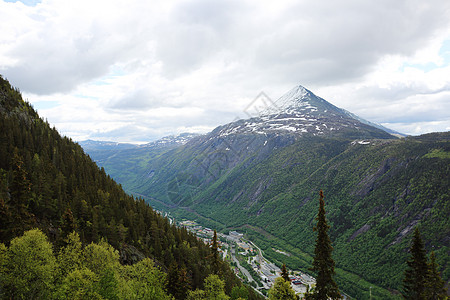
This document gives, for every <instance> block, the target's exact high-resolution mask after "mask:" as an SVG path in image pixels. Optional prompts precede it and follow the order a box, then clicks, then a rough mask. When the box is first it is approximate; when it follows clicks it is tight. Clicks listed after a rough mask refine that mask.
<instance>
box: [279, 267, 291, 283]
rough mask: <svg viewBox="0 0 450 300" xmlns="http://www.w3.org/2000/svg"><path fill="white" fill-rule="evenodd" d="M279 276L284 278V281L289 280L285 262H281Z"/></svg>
mask: <svg viewBox="0 0 450 300" xmlns="http://www.w3.org/2000/svg"><path fill="white" fill-rule="evenodd" d="M281 277H282V278H283V279H284V281H287V282H290V280H289V273H288V271H287V268H286V265H285V264H283V266H282V267H281Z"/></svg>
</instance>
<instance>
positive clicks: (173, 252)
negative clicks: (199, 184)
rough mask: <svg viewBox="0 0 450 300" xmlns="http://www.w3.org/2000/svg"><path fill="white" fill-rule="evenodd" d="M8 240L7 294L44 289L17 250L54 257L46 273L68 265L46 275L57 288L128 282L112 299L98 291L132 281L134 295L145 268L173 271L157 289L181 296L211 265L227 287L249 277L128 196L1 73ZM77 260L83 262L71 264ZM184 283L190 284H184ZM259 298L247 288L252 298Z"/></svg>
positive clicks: (3, 266) (4, 236) (1, 167)
mask: <svg viewBox="0 0 450 300" xmlns="http://www.w3.org/2000/svg"><path fill="white" fill-rule="evenodd" d="M35 245H39V247H41V248H42V249H41V248H39V249H40V250H42V251H43V253H44V254H42V253H37V254H36V253H34V254H33V253H32V252H33V251H35V252H36V251H38V250H36V249H34V250H33V249H31V248H33V247H34V246H35ZM0 246H1V249H0V257H1V260H0V272H4V273H6V274H9V276H2V279H1V280H0V297H2V298H10V297H11V298H33V297H36V295H41V294H39V293H38V292H37V291H35V290H32V289H29V288H26V287H27V284H29V283H27V282H26V281H23V280H26V278H28V277H26V276H24V274H21V273H17V272H18V270H17V268H16V269H14V267H13V266H12V265H11V258H15V259H19V257H20V255H22V256H23V259H24V260H23V263H24V264H26V262H28V263H30V262H29V259H44V260H48V263H49V264H50V265H51V268H50V269H48V270H44V271H43V272H44V273H45V272H50V273H52V272H53V271H55V270H60V271H61V272H62V273H61V272H60V273H58V272H56V271H55V272H56V273H55V276H53V275H52V276H50V277H51V279H49V280H53V282H50V283H49V282H46V283H45V284H48V286H51V285H52V284H53V285H54V287H55V289H56V281H58V280H59V282H60V283H64V282H66V283H67V284H69V283H70V282H71V279H70V278H71V276H72V277H73V278H77V280H78V281H77V282H78V283H77V284H80V285H82V283H83V282H84V283H86V284H88V285H89V284H91V285H92V284H94V283H95V284H100V283H99V282H102V280H106V281H107V282H106V283H105V282H103V283H104V285H103V287H105V288H106V287H107V286H108V284H110V285H111V282H113V283H114V282H115V283H114V284H113V285H112V286H113V290H114V288H117V287H118V286H121V288H120V291H122V294H121V293H113V294H114V295H113V296H111V297H109V296H107V294H108V293H107V290H105V291H104V294H101V293H100V294H98V293H97V294H96V295H95V297H96V298H99V299H100V298H102V297H103V298H108V299H112V298H114V299H115V298H117V297H119V298H124V299H126V298H128V296H126V295H127V294H126V293H127V289H131V290H129V291H128V292H129V293H130V294H129V295H131V294H132V293H133V291H132V289H133V287H134V286H140V285H141V283H136V282H134V283H133V280H134V279H133V278H134V277H133V276H136V274H137V273H139V272H143V273H148V276H150V277H151V276H153V277H152V278H153V279H154V278H160V279H161V280H162V278H165V274H168V275H167V277H168V278H171V280H169V279H168V280H165V281H164V282H162V283H161V280H159V281H158V280H156V281H158V282H159V285H155V293H156V292H158V293H159V290H158V289H161V290H160V292H161V293H163V294H164V295H166V294H167V295H169V294H172V295H174V294H176V295H179V294H177V293H179V292H180V289H181V290H184V291H183V292H182V293H181V295H183V296H178V297H177V298H183V297H184V296H185V295H186V294H187V290H196V289H199V288H203V287H204V282H205V279H206V278H208V276H209V275H211V274H213V273H215V274H219V275H220V278H221V279H220V280H222V281H223V283H224V291H225V293H226V294H229V295H230V294H231V291H232V289H233V287H240V286H241V285H242V284H241V282H240V281H239V279H238V278H237V277H236V276H235V275H234V274H233V273H232V271H231V270H230V268H229V267H228V265H227V264H225V263H224V262H222V261H221V262H220V264H219V265H217V263H216V262H213V260H212V259H211V257H212V256H211V248H210V247H209V246H208V245H205V244H204V243H203V241H199V240H198V239H197V238H196V237H195V236H194V235H193V234H191V233H189V232H188V231H187V230H185V229H183V228H178V227H176V226H175V225H171V224H170V223H169V221H168V219H166V218H163V217H162V216H160V215H159V214H158V213H157V212H155V211H154V210H153V209H152V208H151V207H150V206H149V205H148V204H147V203H146V202H145V201H144V200H143V199H135V198H134V197H132V196H129V195H127V194H126V193H125V192H124V191H123V189H122V187H121V186H120V185H118V184H117V183H116V182H115V181H114V180H113V179H112V178H110V176H108V175H107V174H105V171H104V169H103V168H102V169H99V168H98V166H97V165H96V164H95V163H94V162H93V161H92V160H91V159H90V157H89V156H88V155H86V154H85V153H84V151H83V149H82V148H81V147H80V146H79V145H78V144H76V143H74V142H73V141H72V140H71V139H70V138H68V137H63V136H61V135H60V134H59V133H58V131H57V130H56V129H55V128H51V127H50V126H49V124H48V122H46V121H44V120H43V119H41V118H40V117H39V115H38V114H37V112H36V111H35V110H34V109H33V107H32V106H31V105H30V104H29V103H27V102H25V101H24V100H23V99H22V96H21V94H20V92H19V90H18V89H14V88H13V87H11V85H10V83H9V82H8V81H7V80H5V79H4V78H2V77H0ZM14 251H16V252H14ZM17 251H18V252H17ZM20 251H22V252H20ZM68 251H69V252H70V251H72V252H73V253H68ZM74 251H75V252H77V251H78V252H77V253H75V252H74ZM91 252H92V253H91ZM80 253H83V255H84V256H83V255H81V254H80ZM89 253H91V254H89ZM19 254H20V255H19ZM65 255H66V256H65ZM67 255H69V256H72V257H71V258H69V257H68V256H67ZM96 255H97V256H96ZM98 255H100V256H98ZM101 255H104V256H103V258H104V259H103V261H104V262H105V263H109V265H107V267H106V268H105V267H100V266H99V265H98V264H99V263H101V262H102V256H101ZM73 256H76V257H77V258H76V259H75V258H74V257H73ZM33 257H34V258H33ZM65 257H66V258H65ZM70 259H74V260H75V262H74V263H75V264H78V265H70V264H69V265H68V261H70ZM17 263H18V262H17ZM43 265H46V264H43ZM119 265H120V266H121V267H119ZM8 266H9V267H8ZM62 266H63V267H64V268H63V269H64V270H61V267H62ZM76 266H78V267H76ZM111 266H112V267H111ZM127 266H128V267H127ZM8 268H9V269H8ZM11 268H12V269H11ZM58 268H59V269H58ZM13 269H14V270H15V271H14V272H16V273H14V272H13ZM52 270H53V271H52ZM111 270H113V271H111ZM25 271H26V269H23V270H22V272H25ZM103 271H104V272H103ZM111 272H112V273H111ZM14 277H17V278H19V277H22V278H21V279H22V281H23V282H22V281H21V282H19V283H17V282H16V281H14V280H13V279H14ZM73 278H72V279H73ZM93 278H94V279H95V280H94V279H93ZM91 279H92V280H91ZM153 279H152V280H153ZM108 280H109V281H108ZM136 280H137V279H136ZM30 281H32V279H30ZM15 282H16V283H15ZM108 282H109V283H108ZM179 282H185V284H184V285H181V287H180V285H179V284H178V283H179ZM133 284H134V285H133ZM124 286H127V288H125V287H124ZM66 288H67V289H76V287H75V286H69V287H68V286H67V285H63V284H60V285H59V290H58V289H56V290H54V293H55V294H52V295H47V294H46V295H45V296H46V297H50V296H55V295H57V294H58V293H61V292H62V291H64V289H66ZM78 288H81V287H80V286H79V287H78ZM136 289H137V290H139V289H138V288H136ZM50 290H51V289H50ZM24 291H25V292H24ZM27 291H28V292H27ZM48 291H49V290H47V291H46V292H48ZM27 293H28V294H27ZM33 293H38V294H33ZM124 293H125V294H124ZM105 295H106V296H105ZM155 295H156V294H155ZM161 295H162V294H161ZM41 296H44V295H43V294H42V295H41ZM130 297H131V296H130ZM256 297H257V296H256V295H255V294H254V292H253V291H252V290H251V289H249V293H248V298H249V299H253V298H256ZM138 298H139V297H138ZM153 298H154V299H160V298H159V297H156V296H155V297H153ZM128 299H131V298H128Z"/></svg>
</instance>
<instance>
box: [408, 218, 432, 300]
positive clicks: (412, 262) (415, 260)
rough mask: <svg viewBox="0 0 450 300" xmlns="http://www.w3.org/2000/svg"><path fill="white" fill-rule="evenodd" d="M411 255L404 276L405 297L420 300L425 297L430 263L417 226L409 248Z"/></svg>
mask: <svg viewBox="0 0 450 300" xmlns="http://www.w3.org/2000/svg"><path fill="white" fill-rule="evenodd" d="M409 251H410V253H411V257H410V258H409V259H408V261H407V264H408V267H407V269H406V270H405V275H404V278H403V292H402V295H403V297H404V298H405V299H411V300H413V299H414V300H420V299H424V300H425V299H426V297H425V283H426V280H427V277H428V264H427V257H426V252H425V247H424V244H423V241H422V238H421V237H420V232H419V229H418V228H417V227H416V229H415V230H414V235H413V239H412V243H411V248H410V249H409Z"/></svg>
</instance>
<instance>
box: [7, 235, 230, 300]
mask: <svg viewBox="0 0 450 300" xmlns="http://www.w3.org/2000/svg"><path fill="white" fill-rule="evenodd" d="M66 268H67V269H66ZM165 276H166V275H165V274H164V273H163V272H162V271H161V270H159V269H158V268H156V267H155V266H154V262H153V261H152V260H151V259H149V258H145V259H143V260H141V261H140V262H138V263H136V264H134V265H132V266H122V265H120V264H119V258H118V256H117V252H116V251H115V250H114V249H113V248H112V246H111V245H109V244H107V243H106V242H104V241H102V242H100V243H98V244H96V243H91V244H89V245H87V246H86V247H82V245H81V243H80V241H79V237H78V235H77V234H76V233H72V234H70V235H69V240H68V243H67V245H66V246H65V247H63V248H61V249H60V252H59V254H58V257H57V258H56V257H55V256H54V254H53V252H52V247H51V244H50V243H49V242H48V241H47V237H46V236H45V234H44V233H42V232H41V231H40V230H38V229H33V230H30V231H26V232H25V233H24V235H23V236H21V237H18V238H15V239H13V240H12V241H11V244H10V246H9V247H6V246H5V245H4V244H0V291H1V293H2V294H0V297H1V298H14V299H155V300H156V299H171V297H170V296H169V295H168V294H167V292H166V289H165ZM223 285H224V284H223V282H222V286H221V287H222V289H223Z"/></svg>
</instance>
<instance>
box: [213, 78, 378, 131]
mask: <svg viewBox="0 0 450 300" xmlns="http://www.w3.org/2000/svg"><path fill="white" fill-rule="evenodd" d="M368 125H370V126H368ZM374 129H375V128H373V127H372V125H371V124H369V123H368V122H364V120H362V119H361V118H357V117H356V116H355V115H352V114H349V113H348V112H347V111H345V110H343V109H341V108H338V107H336V106H334V105H333V104H331V103H329V102H327V101H326V100H324V99H322V98H320V97H318V96H316V95H314V94H313V93H312V92H311V91H309V90H308V89H306V88H304V87H303V86H301V85H298V86H296V87H294V88H293V89H291V90H290V91H288V92H287V93H285V94H284V95H283V96H281V97H280V98H279V99H278V100H276V101H274V102H272V103H271V105H270V106H269V107H266V108H265V109H264V110H262V111H261V113H260V115H259V117H254V118H250V119H246V120H239V121H236V122H233V123H230V124H228V125H225V126H221V127H219V128H218V130H219V131H220V133H219V135H220V136H228V135H233V134H238V133H255V134H271V133H275V134H286V133H287V134H294V135H295V136H302V135H329V134H335V133H343V132H349V131H352V132H360V133H361V136H383V135H384V134H383V133H380V132H372V131H373V130H374ZM375 131H377V130H375ZM369 132H370V133H369Z"/></svg>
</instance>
